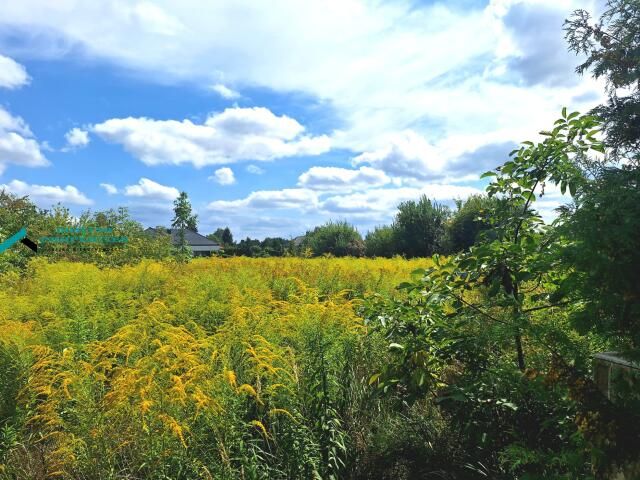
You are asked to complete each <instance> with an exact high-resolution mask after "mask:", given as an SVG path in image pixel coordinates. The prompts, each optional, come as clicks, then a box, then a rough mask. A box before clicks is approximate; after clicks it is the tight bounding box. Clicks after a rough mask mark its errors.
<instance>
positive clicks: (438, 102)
mask: <svg viewBox="0 0 640 480" xmlns="http://www.w3.org/2000/svg"><path fill="white" fill-rule="evenodd" d="M595 4H596V2H595V0H587V1H585V0H563V1H554V0H542V1H540V0H491V1H489V2H488V3H487V4H484V5H482V4H479V5H477V6H475V7H469V8H464V9H463V8H459V7H458V6H456V5H455V4H454V3H453V2H429V3H428V4H424V3H422V2H421V3H420V4H416V2H414V1H413V0H398V1H396V2H372V1H367V0H315V1H314V0H309V1H306V2H299V1H297V0H283V1H281V2H277V3H276V4H272V3H269V2H254V1H250V0H238V1H234V2H224V1H217V2H216V1H211V2H205V3H204V4H203V3H202V2H198V1H196V0H185V1H183V2H169V1H168V0H160V1H159V2H157V3H154V4H153V6H151V4H149V3H143V4H142V5H144V6H143V7H140V6H139V5H140V4H134V5H132V6H125V5H123V4H122V3H121V2H117V1H113V2H107V3H106V4H105V3H103V2H86V3H77V2H46V3H45V4H43V3H42V2H37V3H36V2H35V0H22V1H20V2H9V5H6V6H4V7H5V8H3V15H2V19H0V24H3V25H6V26H9V27H13V28H16V29H24V30H25V31H27V32H29V33H30V35H28V36H27V45H26V46H25V49H28V50H29V49H30V50H29V51H30V53H31V54H34V55H41V56H48V57H58V56H62V55H65V54H67V53H69V52H76V51H78V50H82V51H83V52H87V54H88V55H91V56H94V57H98V58H101V59H106V60H109V61H113V62H116V63H118V64H120V65H123V66H125V67H127V68H130V69H133V70H136V71H138V72H142V73H146V74H150V75H148V77H149V78H153V76H156V77H157V78H159V79H161V81H162V82H166V81H172V80H175V81H184V80H188V81H192V82H196V83H198V84H200V85H211V84H214V85H215V84H220V85H224V84H229V85H234V86H238V87H241V86H244V85H246V86H251V87H258V88H266V89H272V90H275V91H277V92H284V93H288V92H303V93H304V94H305V95H309V96H311V97H314V98H317V99H320V100H321V101H322V102H323V104H326V105H328V106H329V108H330V109H331V112H332V113H335V115H336V117H337V118H340V119H341V121H342V123H343V125H342V127H341V131H338V132H335V135H334V139H335V142H336V145H338V146H341V147H347V148H350V149H353V150H354V151H365V150H368V151H371V150H375V149H378V148H380V147H381V143H380V142H379V139H381V138H382V137H383V136H384V135H385V134H388V133H390V132H399V131H400V132H401V131H404V130H407V129H413V130H415V131H416V132H417V133H419V134H422V135H426V137H427V140H428V141H430V142H432V141H434V140H439V139H441V138H446V137H449V136H451V135H453V134H454V133H455V134H458V135H462V136H465V135H482V134H486V133H490V132H494V131H503V133H504V134H505V135H503V136H502V137H501V138H499V139H497V140H498V141H502V142H505V141H520V140H522V139H523V137H522V136H520V135H518V136H517V137H514V136H512V135H507V134H509V133H514V130H513V126H514V125H518V126H519V127H522V130H524V131H525V132H537V131H538V130H540V129H542V128H546V127H547V126H548V125H549V124H550V123H552V122H553V120H555V116H556V115H557V112H559V110H560V108H561V107H562V106H563V104H565V103H566V102H567V101H568V99H571V98H574V99H578V98H587V96H584V95H585V94H587V93H588V92H593V91H594V90H600V89H599V88H598V87H597V84H596V83H595V82H593V81H591V80H590V79H588V78H583V79H578V80H577V81H576V82H575V84H572V85H570V84H567V83H566V82H564V83H563V82H557V81H556V80H557V78H559V74H561V75H560V76H566V75H567V74H568V73H567V65H566V63H567V59H566V58H565V57H564V56H562V55H560V54H559V53H558V52H559V51H561V50H563V48H564V45H563V43H562V42H563V41H562V38H561V37H562V25H561V19H562V18H565V17H567V16H568V15H569V14H570V12H571V11H572V10H573V9H574V8H587V9H590V8H592V7H593V6H594V5H595ZM135 5H138V6H135ZM531 6H534V7H535V13H536V15H535V16H534V17H531V18H532V21H531V22H529V23H527V21H528V20H527V19H528V18H529V13H530V10H531ZM523 25H524V26H525V27H526V28H521V27H522V26H523ZM537 25H540V26H541V28H543V31H544V32H545V39H544V41H541V40H540V38H539V35H538V31H539V30H538V28H537ZM549 31H553V32H555V33H554V35H555V37H554V38H553V39H550V40H547V36H548V35H547V34H548V33H549ZM158 33H163V34H171V35H172V38H171V41H170V42H166V43H163V44H162V48H159V44H158V37H157V35H158ZM556 37H557V38H558V39H559V40H557V39H556ZM532 39H533V40H532ZM265 46H268V48H265ZM167 58H171V59H172V61H171V62H167V61H166V59H167ZM545 59H549V61H546V60H545ZM541 60H545V61H541ZM568 61H572V60H571V58H570V57H569V59H568ZM577 61H578V60H577V59H576V63H577ZM576 78H577V77H576ZM222 82H224V83H222ZM596 101H597V99H592V100H591V101H581V102H577V103H576V104H575V105H571V107H573V108H576V109H581V110H585V109H586V108H588V107H590V106H592V105H593V104H594V103H595V102H596ZM516 133H517V132H516ZM159 135H160V134H158V133H157V131H156V136H159ZM196 150H198V149H197V148H196ZM205 150H208V149H205ZM214 157H215V155H214ZM205 158H209V157H208V156H206V155H205ZM216 163H222V162H216Z"/></svg>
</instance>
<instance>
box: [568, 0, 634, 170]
mask: <svg viewBox="0 0 640 480" xmlns="http://www.w3.org/2000/svg"><path fill="white" fill-rule="evenodd" d="M564 28H565V32H566V39H567V41H568V43H569V48H570V50H572V51H574V52H576V53H581V54H584V55H586V57H587V58H586V60H585V61H584V62H583V63H582V64H580V65H579V66H578V67H577V68H576V71H577V72H578V73H580V74H584V73H585V72H587V71H589V70H591V72H592V74H593V76H594V77H595V78H601V77H603V78H605V80H606V82H607V95H608V100H607V103H606V104H605V105H601V106H599V107H597V108H596V109H595V110H594V111H593V113H595V114H596V115H598V116H599V117H600V118H601V119H602V121H603V123H604V129H605V132H606V143H607V146H608V147H609V148H610V149H611V151H610V154H611V155H612V156H614V157H616V158H619V157H623V156H629V157H631V158H634V159H635V161H636V163H638V162H640V157H639V152H640V2H638V0H608V1H607V7H606V10H605V12H604V13H603V14H602V16H601V17H600V19H599V21H598V22H597V23H593V22H592V20H591V15H590V14H589V12H587V11H586V10H576V11H575V12H574V13H573V15H572V16H571V18H569V19H568V20H566V22H565V26H564Z"/></svg>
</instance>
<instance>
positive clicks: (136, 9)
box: [120, 2, 185, 37]
mask: <svg viewBox="0 0 640 480" xmlns="http://www.w3.org/2000/svg"><path fill="white" fill-rule="evenodd" d="M120 7H121V8H123V13H124V15H127V16H128V17H129V20H130V21H131V22H132V23H135V24H137V26H139V27H140V28H142V30H143V31H144V32H148V33H151V34H156V35H163V36H168V37H173V36H175V35H177V34H179V33H180V32H182V31H184V29H185V27H184V25H183V24H182V23H181V22H180V21H179V20H178V19H177V18H175V17H173V16H171V15H170V14H168V13H167V12H166V11H165V10H163V9H162V8H161V7H159V6H158V5H155V4H153V3H151V2H139V3H136V4H132V5H130V6H128V8H127V6H126V4H125V5H120Z"/></svg>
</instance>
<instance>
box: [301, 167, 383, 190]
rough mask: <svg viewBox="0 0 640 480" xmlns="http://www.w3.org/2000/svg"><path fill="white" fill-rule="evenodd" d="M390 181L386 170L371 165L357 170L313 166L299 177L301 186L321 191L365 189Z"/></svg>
mask: <svg viewBox="0 0 640 480" xmlns="http://www.w3.org/2000/svg"><path fill="white" fill-rule="evenodd" d="M390 181H391V179H390V178H389V176H388V175H387V174H386V173H385V172H383V171H382V170H376V169H375V168H371V167H360V168H359V169H357V170H351V169H348V168H339V167H311V168H310V169H309V170H307V171H306V172H304V173H303V174H302V175H300V177H298V185H299V186H300V187H304V188H309V189H311V190H320V191H323V190H324V191H343V190H347V191H350V190H365V189H367V188H372V187H380V186H382V185H386V184H387V183H389V182H390Z"/></svg>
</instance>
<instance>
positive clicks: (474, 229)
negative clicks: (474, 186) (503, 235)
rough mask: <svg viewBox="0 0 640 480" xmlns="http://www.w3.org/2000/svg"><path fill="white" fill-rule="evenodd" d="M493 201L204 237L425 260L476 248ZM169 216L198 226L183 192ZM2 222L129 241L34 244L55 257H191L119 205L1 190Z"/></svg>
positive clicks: (229, 246)
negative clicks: (299, 230) (378, 220)
mask: <svg viewBox="0 0 640 480" xmlns="http://www.w3.org/2000/svg"><path fill="white" fill-rule="evenodd" d="M496 204H497V200H496V199H492V198H489V197H487V196H481V195H476V196H472V197H469V198H468V199H467V200H465V201H462V200H458V201H456V209H455V210H451V209H450V208H448V207H446V206H444V205H440V204H438V203H436V202H433V201H431V200H430V199H428V198H427V197H426V196H423V197H422V198H420V199H419V200H417V201H407V202H403V203H401V204H400V205H399V206H398V212H397V214H396V216H395V219H394V221H393V223H392V224H391V225H388V226H379V227H376V228H375V229H374V230H372V231H370V232H368V233H367V234H366V236H365V237H364V238H363V237H362V235H361V234H360V232H358V230H357V229H356V227H355V226H353V225H351V224H350V223H348V222H346V221H329V222H327V223H325V224H324V225H321V226H318V227H316V228H314V229H312V230H309V231H307V232H306V234H305V235H302V236H300V237H297V238H295V239H287V238H283V237H267V238H265V239H263V240H258V239H252V238H250V237H247V238H245V239H242V240H240V241H235V240H234V236H233V233H232V232H231V230H230V229H229V227H224V228H218V229H217V230H215V231H214V232H213V233H210V234H207V235H205V236H206V237H207V238H209V239H211V240H214V241H216V242H218V243H219V244H220V245H222V247H223V250H222V252H221V253H220V254H221V255H223V256H245V257H284V256H302V257H311V256H322V255H332V256H336V257H345V256H352V257H364V256H366V257H387V258H390V257H393V256H396V255H399V256H404V257H408V258H415V257H427V256H431V255H433V254H434V253H446V254H448V253H454V252H459V251H463V250H465V249H467V248H469V246H471V245H473V244H474V242H475V241H476V239H477V237H478V235H479V234H480V233H481V232H483V231H487V230H488V229H489V228H490V219H489V218H488V217H487V215H488V212H489V211H490V210H491V209H492V208H493V207H495V206H496ZM174 213H175V217H174V219H173V222H172V226H173V227H174V228H178V229H180V228H184V229H187V228H188V229H193V230H196V231H197V229H198V225H197V216H195V215H193V214H192V213H191V206H190V204H189V200H188V197H187V195H186V194H185V193H184V192H183V193H182V194H181V196H180V197H179V199H178V200H176V204H175V208H174ZM0 225H1V227H0V238H6V237H9V236H11V235H13V234H14V233H15V232H17V231H18V230H20V229H21V228H22V227H25V226H26V227H27V231H28V234H29V236H30V237H31V238H32V239H34V240H35V241H37V240H38V239H39V238H41V237H43V236H48V235H52V234H53V232H55V231H56V229H59V228H61V227H63V228H64V227H68V228H79V229H90V228H94V227H95V228H102V229H104V228H109V229H112V230H113V235H116V236H123V237H126V238H127V242H126V243H123V244H120V245H115V244H114V245H111V244H110V245H98V244H94V245H88V244H85V243H82V242H75V243H71V244H57V245H52V244H41V245H39V251H38V254H40V255H44V256H48V257H51V258H54V259H57V260H71V261H83V262H92V263H98V264H104V265H111V266H115V265H123V264H127V263H135V262H137V261H139V260H141V259H143V258H149V259H156V260H160V259H167V258H178V259H184V258H185V256H186V257H187V258H189V257H190V255H189V252H188V249H187V248H185V247H184V245H183V246H180V245H172V243H171V239H170V236H169V235H163V234H161V232H163V231H164V227H158V228H157V229H156V230H157V232H156V234H154V235H153V236H151V235H148V234H147V233H145V228H144V226H143V225H142V224H141V223H139V222H137V221H136V220H134V219H133V218H132V217H131V215H130V213H129V211H128V210H127V209H126V208H124V207H120V208H117V209H109V210H104V211H96V212H91V211H86V212H84V213H82V214H81V215H80V216H79V217H74V216H73V215H72V214H71V212H70V211H69V209H68V208H66V207H64V206H62V205H57V206H55V207H53V208H52V209H40V208H38V207H37V206H36V205H35V204H34V203H33V202H32V201H31V200H30V199H29V198H28V197H17V196H15V195H13V194H11V193H7V192H5V191H2V192H0ZM32 255H33V253H32V252H31V251H30V250H29V249H27V248H26V247H14V248H12V249H10V250H9V251H7V252H5V255H3V256H2V258H1V259H0V268H2V269H5V268H6V266H7V265H14V266H19V267H24V266H26V262H27V259H28V258H29V257H30V256H32ZM3 265H4V266H5V267H2V266H3Z"/></svg>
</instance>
